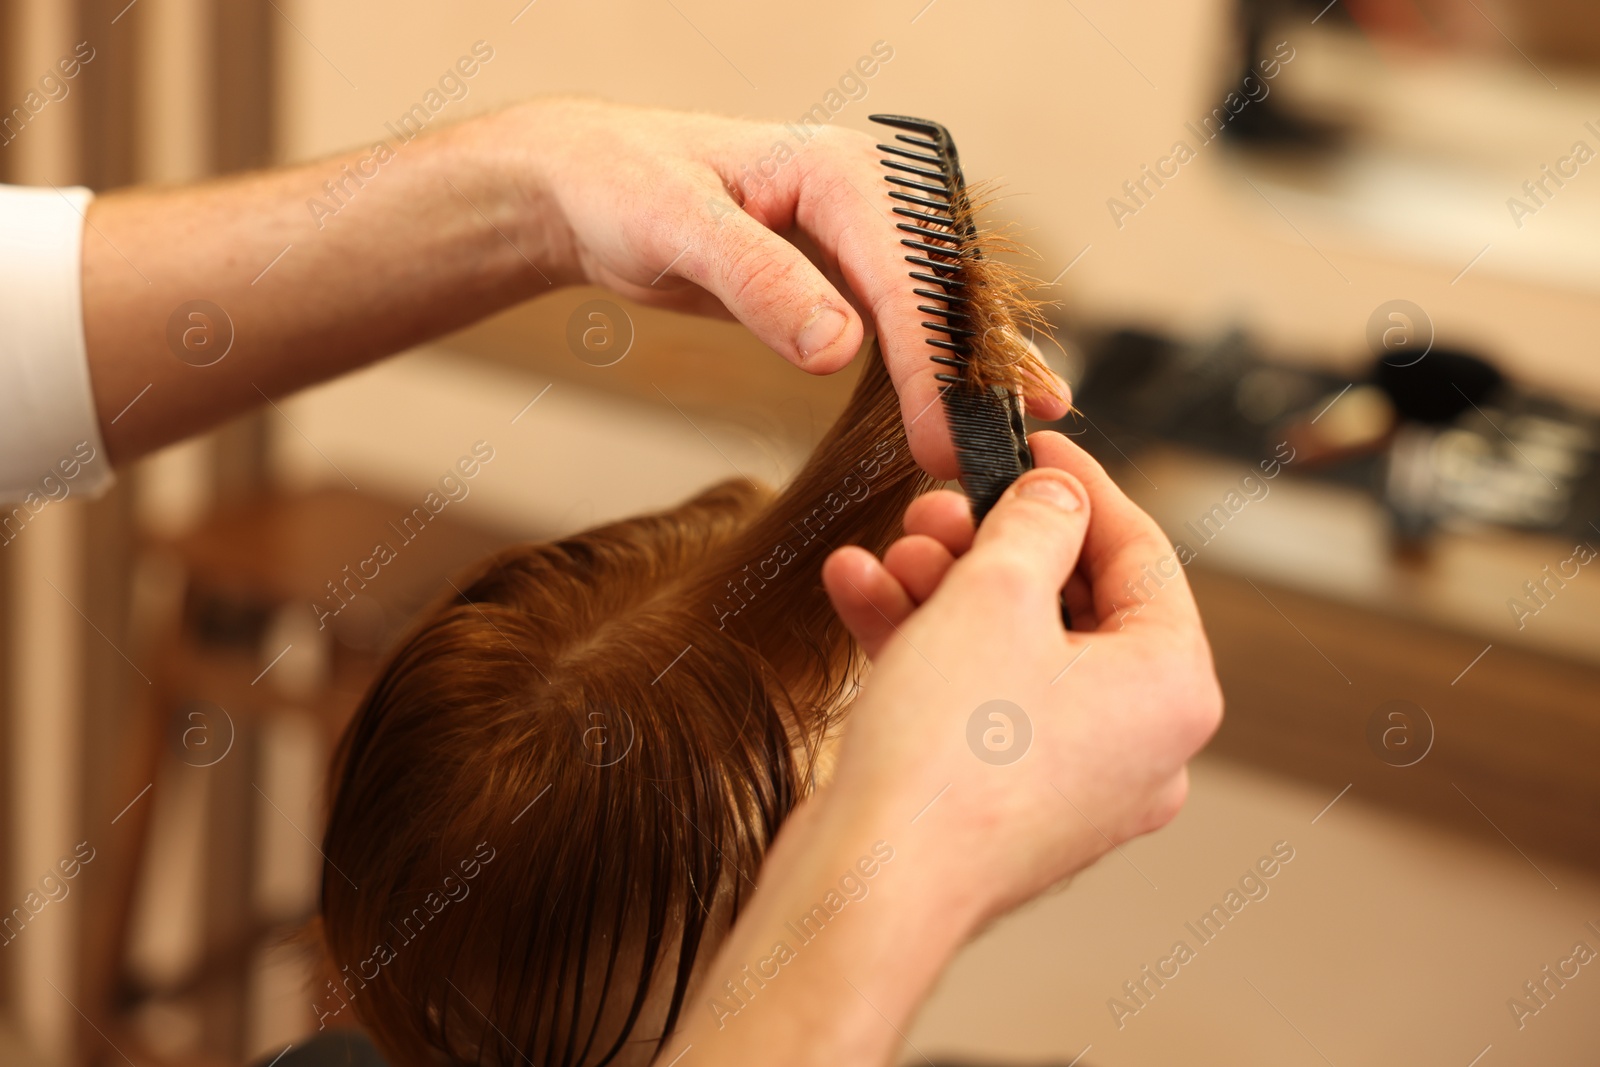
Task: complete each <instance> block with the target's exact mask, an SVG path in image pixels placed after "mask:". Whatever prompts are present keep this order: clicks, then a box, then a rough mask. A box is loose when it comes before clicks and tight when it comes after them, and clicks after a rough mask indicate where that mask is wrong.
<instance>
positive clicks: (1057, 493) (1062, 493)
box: [1017, 478, 1083, 511]
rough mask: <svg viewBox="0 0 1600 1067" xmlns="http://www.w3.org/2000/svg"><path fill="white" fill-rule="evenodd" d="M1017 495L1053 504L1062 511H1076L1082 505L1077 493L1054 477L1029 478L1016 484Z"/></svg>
mask: <svg viewBox="0 0 1600 1067" xmlns="http://www.w3.org/2000/svg"><path fill="white" fill-rule="evenodd" d="M1017 495H1018V496H1024V497H1027V498H1028V499H1029V500H1040V501H1043V502H1044V503H1046V504H1054V505H1055V506H1056V507H1058V508H1060V509H1061V510H1062V511H1077V510H1078V509H1079V508H1080V507H1082V506H1083V501H1081V500H1079V499H1078V494H1077V493H1074V492H1073V491H1072V490H1071V489H1068V488H1067V487H1066V486H1065V485H1063V484H1062V483H1061V482H1058V481H1056V480H1055V479H1054V478H1030V479H1028V480H1027V481H1025V482H1023V483H1022V484H1021V485H1019V486H1017Z"/></svg>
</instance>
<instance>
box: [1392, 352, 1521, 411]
mask: <svg viewBox="0 0 1600 1067" xmlns="http://www.w3.org/2000/svg"><path fill="white" fill-rule="evenodd" d="M1372 379H1373V381H1374V382H1375V383H1377V385H1378V387H1379V388H1381V389H1382V390H1383V391H1384V392H1385V393H1387V394H1389V399H1390V400H1391V401H1392V402H1393V403H1394V406H1395V410H1396V411H1398V412H1399V413H1400V416H1401V417H1402V418H1405V419H1410V420H1412V421H1413V422H1425V423H1428V424H1430V425H1435V426H1442V425H1444V424H1445V423H1449V422H1454V421H1455V420H1456V419H1457V418H1459V417H1460V416H1461V415H1462V414H1464V413H1465V412H1466V411H1468V410H1469V409H1470V408H1472V407H1473V406H1474V405H1479V404H1487V403H1489V402H1491V400H1492V399H1493V398H1494V396H1495V394H1496V393H1497V392H1499V390H1500V389H1501V387H1502V386H1504V385H1505V375H1503V374H1501V373H1500V371H1499V370H1498V369H1496V368H1495V366H1494V365H1493V364H1492V363H1489V362H1488V361H1487V360H1484V359H1480V358H1478V357H1477V356H1474V355H1472V354H1470V353H1467V352H1460V351H1453V350H1450V349H1439V348H1435V349H1433V350H1432V351H1430V352H1428V353H1427V354H1426V355H1425V356H1423V357H1422V358H1420V359H1417V360H1416V361H1414V362H1410V363H1403V364H1395V363H1391V362H1390V361H1389V360H1388V359H1379V360H1377V361H1376V362H1375V363H1374V364H1373V367H1372Z"/></svg>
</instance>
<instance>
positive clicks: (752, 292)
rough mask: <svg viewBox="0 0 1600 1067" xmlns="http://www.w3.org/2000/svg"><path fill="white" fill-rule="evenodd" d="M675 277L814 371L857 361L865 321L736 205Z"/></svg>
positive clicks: (686, 256)
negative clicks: (704, 293) (697, 288)
mask: <svg viewBox="0 0 1600 1067" xmlns="http://www.w3.org/2000/svg"><path fill="white" fill-rule="evenodd" d="M673 273H675V274H678V275H679V276H681V277H683V278H686V279H688V280H689V281H691V282H694V283H695V284H696V285H698V286H700V287H701V288H702V289H705V290H707V291H709V292H710V293H711V294H712V295H713V296H715V297H716V298H717V299H718V300H721V301H722V303H723V306H725V307H726V308H727V309H728V310H729V311H730V312H732V313H733V316H734V317H735V318H737V319H738V320H739V321H740V322H742V323H744V324H745V326H747V327H748V328H749V329H750V332H751V333H753V334H755V335H756V336H757V337H759V338H760V339H761V341H762V343H763V344H765V345H766V346H767V347H768V348H771V349H772V350H773V351H775V352H777V353H778V354H779V355H781V356H783V357H784V358H785V359H787V360H789V361H790V362H791V363H793V364H795V365H796V366H799V367H801V368H803V369H805V370H808V371H810V372H812V373H813V374H831V373H832V372H833V371H836V370H838V369H839V368H841V367H843V366H844V365H845V364H847V363H849V362H850V360H851V359H852V358H853V357H854V356H855V354H856V352H857V351H858V350H859V349H860V347H861V339H862V337H863V335H864V333H865V331H864V328H863V327H862V325H861V318H860V316H859V315H857V314H856V312H855V310H854V309H853V308H851V306H850V303H849V301H847V300H845V298H844V297H842V296H840V295H839V290H838V289H836V288H834V286H833V284H832V283H830V282H829V281H828V279H827V278H825V277H823V274H822V272H821V271H820V270H818V269H817V266H816V264H814V263H812V262H811V261H810V260H809V259H807V258H806V257H805V254H804V253H803V252H801V251H800V249H798V248H796V247H795V246H794V245H793V244H791V243H790V242H789V241H787V240H785V239H784V238H783V237H780V236H779V235H778V234H776V233H773V232H772V231H771V230H769V229H767V227H765V226H763V225H762V224H761V223H760V222H758V221H756V220H755V219H754V218H752V217H750V215H748V214H746V213H745V212H744V211H743V210H740V209H739V208H737V207H734V206H731V205H730V206H729V208H728V209H727V210H724V211H719V212H718V213H717V220H716V222H715V224H714V225H712V226H711V227H709V228H706V229H705V230H704V231H703V232H702V233H701V234H700V235H699V237H698V239H696V240H694V242H693V243H692V244H690V246H689V247H688V248H687V249H686V250H685V251H684V253H683V255H682V257H681V259H680V261H679V262H678V264H677V265H676V267H675V268H674V269H673Z"/></svg>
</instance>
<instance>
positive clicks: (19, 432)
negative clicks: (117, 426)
mask: <svg viewBox="0 0 1600 1067" xmlns="http://www.w3.org/2000/svg"><path fill="white" fill-rule="evenodd" d="M93 196H94V194H93V193H91V192H90V191H89V190H87V189H77V188H74V189H63V190H60V191H57V190H56V189H24V188H19V187H17V186H4V185H0V501H3V502H5V503H7V504H13V503H18V502H24V503H26V504H27V506H28V508H29V510H30V511H34V512H37V511H38V510H39V509H40V508H43V507H44V506H45V504H46V503H48V502H50V501H52V500H63V499H65V498H66V497H67V496H71V495H77V494H83V495H85V496H92V495H98V494H100V493H102V492H104V491H105V490H106V489H107V488H109V487H110V485H111V483H112V481H113V478H112V474H111V465H110V463H109V462H108V461H107V459H106V450H105V445H104V443H102V441H101V440H100V424H99V420H98V418H97V417H96V415H95V407H94V394H93V393H92V392H91V390H90V387H89V357H88V353H87V351H86V348H85V345H84V340H83V273H82V257H83V228H84V210H85V209H86V208H87V206H88V204H89V201H90V200H91V199H92V198H93Z"/></svg>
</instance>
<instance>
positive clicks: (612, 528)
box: [319, 283, 1047, 1067]
mask: <svg viewBox="0 0 1600 1067" xmlns="http://www.w3.org/2000/svg"><path fill="white" fill-rule="evenodd" d="M993 284H998V283H993ZM994 306H995V307H997V308H1001V309H1002V310H1001V311H997V312H995V314H997V315H1001V316H1002V317H1004V311H1003V309H1004V308H1005V307H1007V306H1014V305H1006V304H1004V303H997V304H996V305H994ZM1010 326H1011V329H1012V330H1013V336H1015V333H1014V331H1015V322H1014V320H1013V321H1010ZM996 350H997V351H999V349H996ZM996 358H997V359H998V358H999V357H996ZM1005 358H1006V359H1007V360H1008V363H1007V365H1006V366H1004V367H1000V366H996V367H994V368H993V370H994V373H995V374H997V375H999V376H1000V377H1001V378H1002V379H1003V380H1007V381H1014V382H1025V381H1032V380H1038V381H1041V382H1043V381H1046V380H1047V379H1046V378H1045V377H1044V375H1043V373H1042V372H1040V371H1039V369H1038V368H1037V366H1036V365H1035V364H1034V362H1033V360H1034V357H1033V355H1032V354H1031V352H1025V353H1023V354H1021V355H1017V354H1015V353H1008V354H1007V355H1006V356H1005ZM931 484H932V483H931V481H930V480H929V479H928V477H927V476H926V475H924V474H923V473H922V472H921V471H920V470H919V468H918V467H917V466H916V464H915V463H914V461H913V460H912V457H911V455H910V450H909V448H908V446H907V443H906V437H905V430H904V426H903V425H902V422H901V415H900V409H899V405H898V402H897V399H896V395H895V392H894V389H893V387H892V386H891V384H890V380H889V376H888V374H887V372H886V370H885V369H884V367H883V365H882V362H881V361H880V360H879V358H878V357H877V354H876V351H874V352H873V353H872V354H871V356H870V357H869V360H868V365H867V366H866V368H865V369H864V371H863V373H862V376H861V378H860V380H859V382H858V384H857V387H856V389H855V392H854V393H853V395H852V397H851V399H850V402H849V404H848V406H847V408H846V409H845V411H844V413H843V414H842V415H841V416H840V418H839V419H838V421H837V422H836V423H835V424H834V426H833V427H832V429H831V430H830V431H829V432H828V434H827V435H826V437H825V438H824V440H823V441H822V443H821V444H820V445H819V446H818V448H817V450H816V451H815V453H814V454H813V455H812V457H811V459H810V460H809V461H808V462H807V463H806V464H805V466H804V468H803V469H802V470H801V471H800V473H799V474H798V475H797V476H796V477H795V478H794V480H793V481H792V482H791V483H790V484H789V485H788V486H787V487H786V488H785V489H784V490H783V491H782V492H781V493H779V494H776V495H774V494H773V493H771V492H770V491H768V490H765V489H763V488H761V487H758V486H756V485H754V484H751V483H749V482H745V481H730V482H726V483H724V484H722V485H718V486H716V487H714V488H712V489H709V490H707V491H705V492H703V493H701V494H700V495H699V496H697V497H695V498H694V499H692V500H690V501H688V502H687V503H685V504H683V505H681V506H679V507H677V508H673V509H671V510H668V511H665V512H661V513H659V514H655V515H647V516H644V517H640V518H634V519H628V520H625V521H622V522H616V523H612V524H609V525H606V526H601V527H599V528H597V529H593V530H589V531H587V532H584V533H581V534H578V535H576V536H573V537H568V538H564V539H562V540H558V541H554V542H550V543H544V544H528V545H518V546H515V547H513V548H509V549H507V550H505V551H503V552H501V553H499V554H498V555H496V556H494V557H493V558H491V559H489V560H487V561H486V562H484V563H483V564H482V565H480V566H479V567H478V568H477V569H476V571H475V573H473V574H472V575H470V576H468V577H467V578H466V579H464V580H462V581H460V582H458V586H459V593H456V592H452V593H451V595H449V596H448V597H446V598H445V599H444V600H442V601H441V602H440V603H439V604H438V605H437V606H435V607H434V608H433V609H432V610H431V611H429V612H426V613H425V614H424V616H423V618H422V619H421V620H420V621H419V623H418V624H417V625H416V626H415V628H414V629H413V630H412V632H411V633H410V635H409V637H408V638H407V639H406V640H405V641H404V642H403V643H402V644H401V646H400V647H399V648H398V650H397V651H396V652H395V653H394V654H393V656H392V658H391V660H390V661H389V662H388V664H387V665H386V666H385V668H384V669H383V671H382V673H381V676H380V677H379V678H378V680H377V681H376V682H375V683H374V685H373V687H372V689H371V690H370V692H369V693H368V694H367V696H366V698H365V700H364V701H363V704H362V706H361V708H360V709H359V711H358V713H357V716H356V718H355V720H354V721H353V722H352V724H351V726H350V728H349V729H348V730H347V732H346V734H345V736H344V739H343V741H342V743H341V745H340V749H339V752H338V753H337V755H336V759H335V763H334V768H333V773H332V779H331V788H330V796H331V811H330V816H329V822H328V829H327V833H326V837H325V839H324V842H323V852H324V855H325V857H326V864H325V866H324V870H323V879H322V919H323V936H324V938H325V941H326V944H327V947H328V949H329V951H330V954H331V956H332V960H333V962H334V965H335V967H336V969H338V973H339V978H338V980H337V982H336V983H335V984H334V985H332V986H331V987H330V988H329V990H328V991H327V994H324V995H329V994H331V995H332V996H336V997H337V998H338V1003H339V1004H340V1005H344V1004H350V1005H352V1006H353V1008H354V1011H355V1013H356V1015H357V1016H358V1017H359V1018H360V1019H361V1021H362V1022H363V1023H364V1024H365V1025H366V1026H367V1028H368V1029H369V1031H370V1032H371V1034H372V1035H373V1037H374V1038H375V1040H376V1041H377V1043H378V1045H379V1047H380V1048H381V1049H382V1050H383V1052H384V1053H385V1054H386V1055H387V1056H388V1057H389V1058H390V1060H391V1062H393V1063H394V1064H395V1065H396V1067H409V1065H418V1067H420V1065H424V1064H427V1065H434V1064H492V1065H496V1067H511V1065H513V1064H528V1063H532V1064H537V1065H538V1067H575V1065H592V1064H605V1063H608V1062H612V1061H614V1060H618V1059H623V1060H627V1061H629V1062H635V1061H636V1062H644V1061H646V1060H647V1059H648V1058H649V1057H650V1056H653V1055H654V1052H655V1051H656V1049H657V1048H658V1047H659V1043H660V1041H661V1040H662V1039H664V1037H665V1036H666V1035H668V1034H669V1033H670V1032H671V1031H672V1029H673V1027H674V1026H675V1025H676V1024H677V1022H678V1019H679V1017H680V1015H681V1014H682V1013H683V1011H684V1010H685V997H686V996H687V995H688V993H689V990H690V983H691V979H692V978H693V976H694V972H695V967H696V964H697V963H700V962H703V961H704V959H705V957H706V956H707V955H708V954H709V953H711V952H713V951H714V949H715V941H716V939H717V937H718V936H719V932H720V931H721V930H722V929H724V928H725V927H726V925H727V924H730V923H731V922H732V920H733V918H734V916H736V915H737V913H738V910H739V908H740V905H741V903H742V902H743V901H744V900H745V899H746V896H747V894H748V893H749V892H750V891H752V890H753V886H754V882H753V879H754V878H755V876H756V873H757V871H758V869H759V868H760V865H761V862H762V859H763V857H764V855H765V853H766V850H767V847H768V845H769V844H770V842H771V841H772V838H773V837H774V835H775V834H776V833H777V831H778V828H779V826H780V825H781V824H782V823H783V821H784V819H785V818H786V816H787V815H788V814H789V812H790V811H791V810H792V809H793V807H794V806H795V804H796V803H798V802H799V800H800V799H802V798H803V797H804V796H805V795H806V793H807V792H808V789H809V783H810V780H811V775H812V772H813V770H814V766H813V764H814V761H815V759H816V756H817V752H818V748H819V745H820V744H821V741H822V739H823V738H824V737H825V736H826V735H827V733H828V731H829V730H830V729H831V728H832V727H833V726H834V725H835V720H836V718H837V716H838V714H839V711H840V709H841V707H842V706H843V704H844V703H845V701H846V699H847V697H848V695H849V693H850V692H851V690H852V688H853V686H854V684H855V682H856V681H857V675H858V671H859V670H860V668H861V658H860V656H859V653H858V650H857V649H856V648H855V646H854V644H853V642H852V640H851V638H850V636H849V634H848V632H847V631H846V630H845V628H844V626H843V625H842V624H841V623H840V622H839V620H838V618H837V617H836V616H835V615H834V613H833V611H832V608H831V606H830V604H829V602H828V598H827V596H826V594H825V592H824V590H823V588H822V583H821V578H820V572H821V568H822V564H823V562H824V560H825V559H826V558H827V556H828V554H829V553H830V552H831V551H832V550H833V549H835V548H837V547H839V546H842V545H847V544H855V545H862V546H864V547H866V548H867V549H869V550H871V551H872V552H874V553H876V554H881V553H882V552H883V551H884V550H885V549H887V547H888V546H889V545H890V543H891V542H892V541H893V539H894V538H895V537H896V536H897V535H898V534H899V532H900V520H901V516H902V514H903V513H904V510H905V508H906V506H907V505H908V504H909V503H910V501H911V500H912V498H913V497H915V496H916V495H918V494H919V493H921V492H923V491H925V490H926V489H928V488H929V487H930V486H931ZM358 887H359V888H358ZM320 992H321V991H319V993H320ZM330 1010H332V1009H331V1008H330ZM340 1010H342V1007H341V1009H340Z"/></svg>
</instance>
